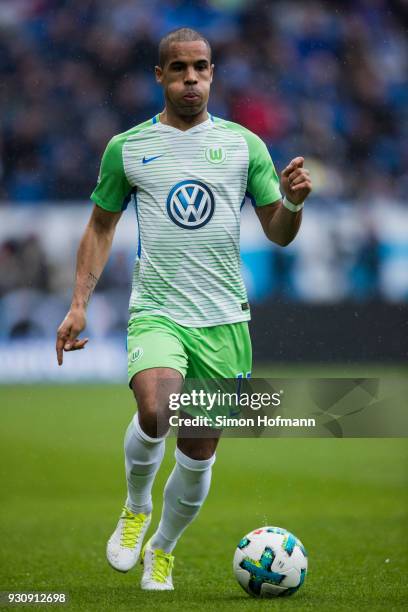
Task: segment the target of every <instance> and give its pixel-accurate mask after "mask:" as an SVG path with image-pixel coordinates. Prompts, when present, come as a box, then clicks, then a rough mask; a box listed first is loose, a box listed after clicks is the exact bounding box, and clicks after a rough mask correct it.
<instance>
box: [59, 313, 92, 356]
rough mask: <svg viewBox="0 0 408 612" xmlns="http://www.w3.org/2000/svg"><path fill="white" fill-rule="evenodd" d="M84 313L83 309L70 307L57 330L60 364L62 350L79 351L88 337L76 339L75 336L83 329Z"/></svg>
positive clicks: (84, 323)
mask: <svg viewBox="0 0 408 612" xmlns="http://www.w3.org/2000/svg"><path fill="white" fill-rule="evenodd" d="M85 326H86V315H85V310H83V309H73V308H71V309H70V310H69V311H68V313H67V316H66V317H65V319H64V320H63V322H62V323H61V325H60V326H59V328H58V330H57V344H56V347H55V348H56V351H57V361H58V365H62V362H63V351H79V350H81V349H83V348H84V346H85V344H86V343H87V342H88V338H83V339H82V340H78V339H77V336H79V334H80V333H81V331H83V330H84V329H85Z"/></svg>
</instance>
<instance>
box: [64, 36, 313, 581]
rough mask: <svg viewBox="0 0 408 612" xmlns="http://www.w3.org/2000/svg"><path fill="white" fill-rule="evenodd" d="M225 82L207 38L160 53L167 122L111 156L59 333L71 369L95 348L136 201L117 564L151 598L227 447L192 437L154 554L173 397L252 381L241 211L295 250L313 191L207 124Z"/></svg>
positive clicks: (294, 173)
mask: <svg viewBox="0 0 408 612" xmlns="http://www.w3.org/2000/svg"><path fill="white" fill-rule="evenodd" d="M213 72H214V66H213V64H212V63H211V49H210V45H209V43H208V41H207V40H206V39H205V38H204V37H203V36H201V35H200V34H199V33H198V32H195V31H194V30H191V29H188V28H182V29H178V30H176V31H174V32H171V33H170V34H168V35H167V36H166V37H165V38H163V39H162V40H161V42H160V46H159V64H158V66H156V68H155V74H156V80H157V82H158V83H160V85H161V86H162V87H163V92H164V98H165V107H164V110H163V111H162V112H161V113H159V114H157V115H156V116H155V117H153V118H152V119H148V120H147V121H145V122H144V123H142V124H140V125H137V126H136V127H133V128H131V129H130V130H128V131H127V132H124V133H123V134H118V135H117V136H115V137H114V138H112V140H111V141H110V142H109V143H108V145H107V148H106V150H105V153H104V155H103V158H102V163H101V169H100V174H99V178H98V182H97V186H96V188H95V190H94V192H93V193H92V195H91V199H92V201H93V202H94V204H95V206H94V209H93V212H92V215H91V218H90V221H89V223H88V226H87V228H86V230H85V233H84V235H83V237H82V240H81V243H80V246H79V250H78V255H77V270H76V281H75V287H74V293H73V299H72V304H71V307H70V310H69V312H68V314H67V315H66V317H65V319H64V321H63V322H62V323H61V325H60V327H59V329H58V333H57V343H56V350H57V358H58V363H59V364H60V365H61V364H62V362H63V351H75V350H78V349H83V348H84V347H85V345H86V343H87V338H84V339H79V338H78V336H79V334H80V333H81V332H82V330H83V329H84V328H85V325H86V307H87V305H88V302H89V299H90V297H91V294H92V292H93V290H94V288H95V285H96V283H97V282H98V279H99V277H100V275H101V272H102V270H103V268H104V266H105V264H106V261H107V259H108V255H109V252H110V248H111V244H112V239H113V235H114V232H115V227H116V224H117V223H118V221H119V218H120V216H121V214H122V211H123V210H124V209H125V208H126V206H127V204H128V203H129V202H130V200H131V199H133V200H134V204H135V207H136V213H137V220H138V226H139V237H138V244H137V257H136V263H135V268H134V276H133V288H132V294H131V298H130V308H129V310H130V320H129V325H128V379H129V385H130V387H131V389H132V391H133V393H134V396H135V399H136V402H137V407H138V411H137V413H136V414H135V416H134V418H133V419H132V421H131V423H130V425H129V427H128V429H127V432H126V435H125V468H126V479H127V498H126V501H125V504H124V508H123V512H122V514H121V516H120V518H119V522H118V524H117V527H116V529H115V531H114V533H113V534H112V536H111V538H110V540H109V542H108V545H107V558H108V561H109V563H110V564H111V565H112V567H114V568H115V569H117V570H119V571H122V572H126V571H128V570H129V569H131V568H132V567H133V566H134V565H135V564H136V562H137V560H138V558H139V557H140V556H141V557H142V562H143V564H144V570H143V576H142V583H141V585H142V588H143V589H147V590H170V589H173V582H172V567H173V562H174V557H173V555H172V552H173V549H174V547H175V546H176V543H177V541H178V539H179V538H180V536H181V534H182V533H183V531H184V530H185V529H186V527H187V526H188V525H189V523H191V521H192V520H193V519H194V518H195V516H196V515H197V514H198V512H199V510H200V508H201V506H202V504H203V503H204V501H205V499H206V497H207V494H208V491H209V487H210V481H211V468H212V465H213V463H214V460H215V449H216V446H217V442H218V439H219V433H220V432H219V431H218V430H215V429H213V430H212V434H211V435H210V436H208V431H206V432H203V433H205V434H206V435H203V436H202V437H198V438H197V437H191V436H189V432H188V431H187V430H186V429H181V430H180V431H179V435H178V439H177V448H176V453H175V458H176V463H175V467H174V469H173V471H172V473H171V475H170V477H169V479H168V481H167V484H166V486H165V489H164V504H163V509H162V515H161V519H160V523H159V525H158V527H157V529H156V531H155V532H154V534H153V536H152V537H151V538H150V539H149V540H148V542H147V543H146V544H145V545H144V547H143V550H142V545H143V540H144V537H145V535H146V532H147V529H148V527H149V524H150V517H151V512H152V501H151V490H152V485H153V481H154V479H155V476H156V473H157V471H158V469H159V467H160V463H161V461H162V459H163V455H164V447H165V436H166V433H167V431H168V416H169V394H170V393H180V391H181V389H182V386H183V381H184V379H185V378H198V379H211V378H235V377H242V376H244V377H245V376H247V375H248V374H249V373H250V371H251V342H250V337H249V332H248V320H249V319H250V310H249V305H248V301H247V295H246V290H245V287H244V284H243V281H242V278H241V273H240V257H239V236H240V210H241V207H242V204H243V203H244V201H245V198H246V197H247V198H249V199H250V200H251V202H252V204H253V206H254V208H255V212H256V214H257V215H258V217H259V220H260V222H261V225H262V228H263V230H264V232H265V234H266V236H267V237H268V238H269V239H270V240H271V241H273V242H275V243H277V244H278V245H281V246H285V245H287V244H289V243H290V242H291V241H292V240H293V239H294V237H295V236H296V233H297V231H298V229H299V226H300V223H301V217H302V207H303V202H304V200H305V199H306V197H307V196H308V194H309V193H310V191H311V181H310V177H309V173H308V171H307V170H306V169H305V168H304V167H303V163H304V160H303V157H296V158H295V159H293V160H292V161H291V162H290V163H289V165H288V166H287V167H286V168H285V169H284V170H283V172H282V173H281V181H280V184H279V178H278V175H277V173H276V171H275V168H274V165H273V162H272V160H271V157H270V155H269V153H268V150H267V148H266V146H265V144H264V143H263V142H262V140H261V139H260V138H258V137H257V136H256V135H255V134H253V133H251V132H250V131H248V130H247V129H245V128H244V127H242V126H240V125H238V124H236V123H232V122H230V121H225V120H223V119H218V118H215V117H213V116H211V115H210V114H209V113H208V111H207V103H208V98H209V93H210V86H211V82H212V79H213ZM280 187H281V189H282V191H283V193H284V198H283V200H282V197H281V192H280ZM186 410H187V412H188V409H186ZM210 429H211V428H210Z"/></svg>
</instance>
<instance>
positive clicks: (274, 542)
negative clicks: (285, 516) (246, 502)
mask: <svg viewBox="0 0 408 612" xmlns="http://www.w3.org/2000/svg"><path fill="white" fill-rule="evenodd" d="M233 567H234V573H235V577H236V579H237V580H238V582H239V584H240V585H241V586H242V588H243V589H244V590H245V591H246V592H247V593H249V595H252V596H253V597H279V596H285V595H286V596H287V595H293V593H296V591H297V590H298V589H299V588H300V587H301V586H302V584H303V582H304V579H305V577H306V573H307V553H306V550H305V548H304V546H303V544H302V542H301V541H300V540H299V539H298V538H297V537H296V536H294V535H293V534H292V533H290V532H289V531H286V529H281V528H280V527H260V528H259V529H255V530H254V531H251V533H248V534H247V535H246V536H244V537H243V538H242V539H241V541H240V542H239V544H238V546H237V549H236V551H235V555H234V561H233Z"/></svg>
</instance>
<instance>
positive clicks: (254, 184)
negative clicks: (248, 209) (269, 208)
mask: <svg viewBox="0 0 408 612" xmlns="http://www.w3.org/2000/svg"><path fill="white" fill-rule="evenodd" d="M245 138H246V141H247V144H248V149H249V167H248V182H247V192H248V194H249V196H250V197H251V199H252V200H253V203H254V204H255V206H265V205H266V204H272V203H273V202H276V201H277V200H280V199H281V198H282V196H281V192H280V189H279V177H278V174H277V172H276V170H275V166H274V165H273V161H272V159H271V156H270V155H269V151H268V149H267V147H266V145H265V143H264V142H263V141H262V140H261V139H260V138H259V137H258V136H256V135H255V134H253V133H252V132H248V133H246V134H245Z"/></svg>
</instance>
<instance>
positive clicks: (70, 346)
mask: <svg viewBox="0 0 408 612" xmlns="http://www.w3.org/2000/svg"><path fill="white" fill-rule="evenodd" d="M121 214H122V213H120V212H119V213H112V212H108V211H106V210H103V209H102V208H100V207H99V206H95V207H94V209H93V211H92V215H91V218H90V220H89V222H88V225H87V227H86V229H85V232H84V235H83V236H82V239H81V242H80V245H79V248H78V253H77V266H76V276H75V285H74V293H73V297H72V303H71V307H70V309H69V311H68V313H67V315H66V317H65V319H64V320H63V322H62V323H61V325H60V326H59V328H58V331H57V343H56V351H57V360H58V364H59V365H62V362H63V351H76V350H79V349H82V348H84V346H85V344H86V343H87V342H88V339H87V338H84V339H82V340H78V339H77V337H78V336H79V334H80V333H81V332H82V331H83V329H85V326H86V308H87V306H88V303H89V300H90V298H91V295H92V293H93V291H94V289H95V287H96V284H97V282H98V280H99V277H100V275H101V274H102V271H103V269H104V267H105V265H106V262H107V260H108V257H109V253H110V250H111V246H112V240H113V236H114V233H115V228H116V225H117V223H118V221H119V219H120V216H121Z"/></svg>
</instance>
